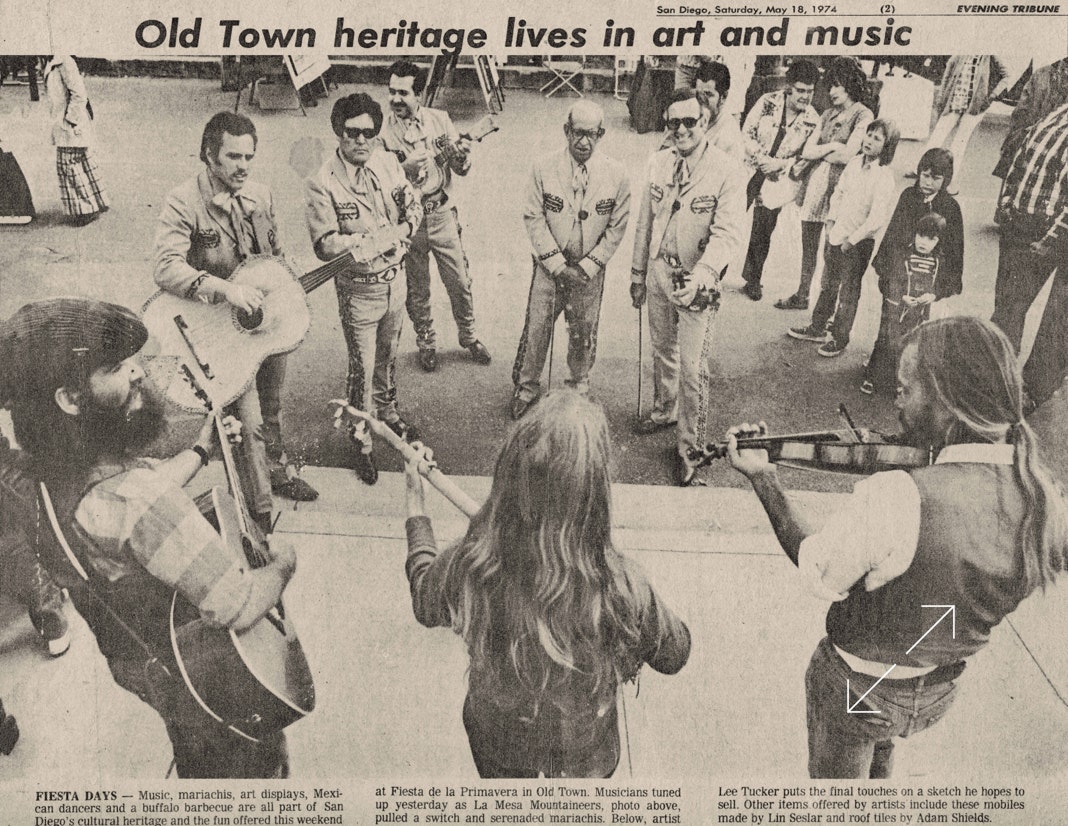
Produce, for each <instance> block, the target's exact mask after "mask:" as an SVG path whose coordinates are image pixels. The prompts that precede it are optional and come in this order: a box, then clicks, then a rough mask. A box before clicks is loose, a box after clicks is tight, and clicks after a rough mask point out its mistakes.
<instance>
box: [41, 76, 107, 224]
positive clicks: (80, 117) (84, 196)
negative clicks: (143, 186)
mask: <svg viewBox="0 0 1068 826" xmlns="http://www.w3.org/2000/svg"><path fill="white" fill-rule="evenodd" d="M45 90H46V92H47V93H48V102H49V105H50V106H51V107H52V143H53V144H55V147H56V172H57V173H58V175H59V195H60V200H62V201H63V208H64V209H65V210H66V211H67V214H68V215H70V216H71V223H73V224H74V225H75V226H83V225H85V224H88V223H89V222H90V221H95V220H96V219H97V218H99V217H100V213H101V212H105V211H107V208H108V199H107V195H106V194H105V192H104V188H103V186H101V184H100V173H99V172H98V171H97V168H96V162H95V161H94V160H93V155H92V151H91V149H90V147H91V144H92V131H93V129H92V127H93V114H92V112H93V110H92V107H91V106H90V105H89V97H88V95H86V93H85V83H83V82H82V75H81V72H79V71H78V64H77V63H75V62H74V58H73V57H71V56H70V55H54V56H53V57H52V58H51V59H50V60H49V61H48V65H47V66H46V67H45Z"/></svg>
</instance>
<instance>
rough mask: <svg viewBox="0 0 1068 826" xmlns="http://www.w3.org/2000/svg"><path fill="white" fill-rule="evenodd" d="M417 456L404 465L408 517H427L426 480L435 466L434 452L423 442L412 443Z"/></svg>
mask: <svg viewBox="0 0 1068 826" xmlns="http://www.w3.org/2000/svg"><path fill="white" fill-rule="evenodd" d="M411 448H412V450H413V451H414V452H415V455H414V456H413V457H412V458H411V459H409V460H407V461H406V462H405V463H404V480H405V483H406V490H407V498H408V516H409V517H412V516H426V479H425V478H423V477H424V474H426V473H428V472H429V471H430V469H431V468H433V467H435V465H434V451H432V450H431V449H430V448H429V447H427V446H426V445H424V444H423V443H422V442H412V444H411Z"/></svg>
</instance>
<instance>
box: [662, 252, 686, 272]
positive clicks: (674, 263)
mask: <svg viewBox="0 0 1068 826" xmlns="http://www.w3.org/2000/svg"><path fill="white" fill-rule="evenodd" d="M664 261H666V262H667V265H668V266H669V267H671V268H672V269H673V270H677V269H680V268H681V267H682V261H680V260H679V259H678V258H676V257H675V256H674V255H669V254H668V253H664Z"/></svg>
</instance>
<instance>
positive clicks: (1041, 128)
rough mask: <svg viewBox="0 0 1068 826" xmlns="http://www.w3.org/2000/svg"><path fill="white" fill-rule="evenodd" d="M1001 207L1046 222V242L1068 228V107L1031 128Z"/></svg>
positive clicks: (1008, 176)
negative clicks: (1042, 219)
mask: <svg viewBox="0 0 1068 826" xmlns="http://www.w3.org/2000/svg"><path fill="white" fill-rule="evenodd" d="M1001 205H1002V206H1003V207H1007V208H1008V209H1010V210H1011V211H1012V212H1015V213H1017V214H1024V215H1032V216H1037V217H1040V218H1044V219H1045V220H1046V223H1047V226H1048V230H1047V232H1046V240H1047V241H1049V242H1052V241H1056V240H1057V239H1058V238H1059V237H1060V236H1061V235H1062V233H1063V232H1064V230H1065V227H1066V226H1068V104H1065V105H1063V106H1061V107H1059V108H1057V109H1054V110H1053V111H1052V112H1051V113H1050V114H1049V115H1047V116H1046V117H1045V118H1044V119H1043V120H1041V121H1039V122H1038V123H1036V124H1035V125H1034V126H1032V127H1031V129H1030V131H1029V132H1028V134H1027V136H1026V138H1025V139H1024V143H1023V146H1021V147H1020V149H1019V150H1018V151H1017V152H1016V157H1014V158H1013V161H1012V167H1011V168H1010V169H1009V174H1008V175H1006V176H1005V188H1004V190H1003V191H1002V195H1001Z"/></svg>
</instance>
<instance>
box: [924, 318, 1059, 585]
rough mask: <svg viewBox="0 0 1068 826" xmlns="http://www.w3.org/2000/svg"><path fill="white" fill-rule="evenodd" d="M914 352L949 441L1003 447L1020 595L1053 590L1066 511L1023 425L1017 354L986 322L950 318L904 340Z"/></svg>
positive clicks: (1030, 431)
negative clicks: (1017, 513) (1019, 510)
mask: <svg viewBox="0 0 1068 826" xmlns="http://www.w3.org/2000/svg"><path fill="white" fill-rule="evenodd" d="M908 345H912V346H915V347H916V348H917V360H916V363H917V370H918V373H919V378H920V381H922V382H923V384H924V387H925V389H926V390H927V392H929V393H931V394H932V398H933V399H937V400H938V402H939V403H941V405H942V406H943V407H944V408H945V410H947V411H949V412H950V413H951V414H952V415H953V416H954V418H955V420H956V421H955V422H954V424H953V435H955V437H956V441H973V442H990V443H1001V442H1008V443H1009V444H1012V445H1013V447H1014V448H1015V450H1014V452H1013V455H1014V459H1013V464H1014V468H1015V472H1016V478H1017V480H1018V482H1019V484H1020V486H1021V488H1022V489H1023V492H1024V497H1025V512H1024V518H1023V521H1022V522H1021V524H1020V529H1019V534H1018V541H1019V543H1020V546H1021V548H1022V550H1023V560H1024V582H1023V583H1021V585H1022V587H1024V588H1025V589H1026V590H1025V592H1026V593H1030V591H1032V590H1033V589H1034V588H1036V587H1042V588H1043V589H1044V588H1045V587H1046V585H1048V584H1050V583H1051V582H1053V580H1054V578H1055V577H1056V575H1057V574H1059V573H1062V572H1063V571H1064V570H1065V567H1066V563H1068V506H1066V503H1065V499H1064V493H1063V492H1062V491H1061V489H1060V485H1059V484H1058V483H1057V481H1056V479H1055V478H1054V476H1053V474H1052V472H1051V471H1050V469H1049V467H1048V466H1047V465H1046V464H1045V462H1044V461H1043V460H1042V457H1041V455H1040V452H1039V448H1038V439H1037V437H1036V435H1035V432H1034V430H1033V429H1032V428H1031V425H1029V424H1028V423H1027V422H1026V421H1024V417H1023V406H1024V385H1023V378H1022V376H1021V374H1020V365H1019V362H1018V361H1017V359H1016V351H1015V350H1014V348H1013V346H1012V344H1011V343H1010V342H1009V340H1008V338H1006V337H1005V334H1004V333H1003V332H1001V330H1000V329H998V328H997V327H996V326H994V325H993V324H991V323H990V322H989V321H984V320H982V319H979V318H974V317H971V316H951V317H949V318H942V319H938V320H936V321H929V322H927V323H926V324H921V325H920V326H919V327H917V328H916V329H915V330H912V331H911V332H910V333H909V334H908V335H907V336H906V337H905V339H904V341H903V346H908Z"/></svg>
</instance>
